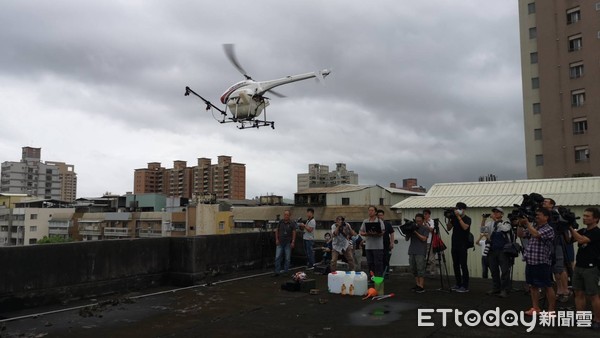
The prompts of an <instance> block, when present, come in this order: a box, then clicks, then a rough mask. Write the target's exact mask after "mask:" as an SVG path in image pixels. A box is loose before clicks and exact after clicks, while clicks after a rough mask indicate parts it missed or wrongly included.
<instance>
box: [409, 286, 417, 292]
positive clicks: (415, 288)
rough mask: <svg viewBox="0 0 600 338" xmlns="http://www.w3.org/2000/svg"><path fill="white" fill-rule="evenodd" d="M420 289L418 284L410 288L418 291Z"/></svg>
mask: <svg viewBox="0 0 600 338" xmlns="http://www.w3.org/2000/svg"><path fill="white" fill-rule="evenodd" d="M418 289H419V286H418V285H415V286H413V287H412V288H410V291H413V292H414V291H417V290H418Z"/></svg>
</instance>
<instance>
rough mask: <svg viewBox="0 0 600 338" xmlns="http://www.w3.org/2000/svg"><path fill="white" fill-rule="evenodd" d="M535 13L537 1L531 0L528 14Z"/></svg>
mask: <svg viewBox="0 0 600 338" xmlns="http://www.w3.org/2000/svg"><path fill="white" fill-rule="evenodd" d="M534 13H535V2H530V3H528V4H527V14H534Z"/></svg>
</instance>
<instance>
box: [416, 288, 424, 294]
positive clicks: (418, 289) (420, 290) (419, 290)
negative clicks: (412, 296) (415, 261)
mask: <svg viewBox="0 0 600 338" xmlns="http://www.w3.org/2000/svg"><path fill="white" fill-rule="evenodd" d="M415 292H416V293H423V292H425V289H423V288H422V287H420V286H418V287H417V289H416V290H415Z"/></svg>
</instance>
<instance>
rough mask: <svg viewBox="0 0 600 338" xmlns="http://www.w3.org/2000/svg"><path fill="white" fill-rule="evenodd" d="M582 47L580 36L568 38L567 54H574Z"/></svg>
mask: <svg viewBox="0 0 600 338" xmlns="http://www.w3.org/2000/svg"><path fill="white" fill-rule="evenodd" d="M582 47H583V39H582V38H581V34H577V35H572V36H569V52H575V51H578V50H580V49H581V48H582Z"/></svg>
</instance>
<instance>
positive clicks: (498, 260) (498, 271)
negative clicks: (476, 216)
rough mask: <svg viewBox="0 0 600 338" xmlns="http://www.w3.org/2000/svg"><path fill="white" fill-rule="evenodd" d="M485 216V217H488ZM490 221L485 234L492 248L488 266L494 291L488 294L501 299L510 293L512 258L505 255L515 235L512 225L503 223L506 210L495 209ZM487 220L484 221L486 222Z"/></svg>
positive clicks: (489, 252)
mask: <svg viewBox="0 0 600 338" xmlns="http://www.w3.org/2000/svg"><path fill="white" fill-rule="evenodd" d="M488 215H489V214H484V215H483V216H488ZM489 216H490V219H489V220H488V221H487V222H486V223H485V228H486V230H485V232H486V233H487V234H488V236H489V238H490V248H489V251H488V253H487V258H488V264H489V268H490V271H491V272H492V289H491V290H490V291H488V292H487V294H488V295H495V296H498V297H500V298H506V297H508V292H509V291H510V287H511V283H510V268H511V265H512V262H511V261H512V260H511V257H508V256H507V255H506V254H505V253H504V247H505V245H506V244H510V243H512V242H514V234H513V233H512V226H511V225H510V223H508V222H506V221H503V220H502V217H503V216H504V210H502V208H493V209H492V214H491V215H489ZM484 220H485V218H484V219H483V220H482V223H483V222H484Z"/></svg>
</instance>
